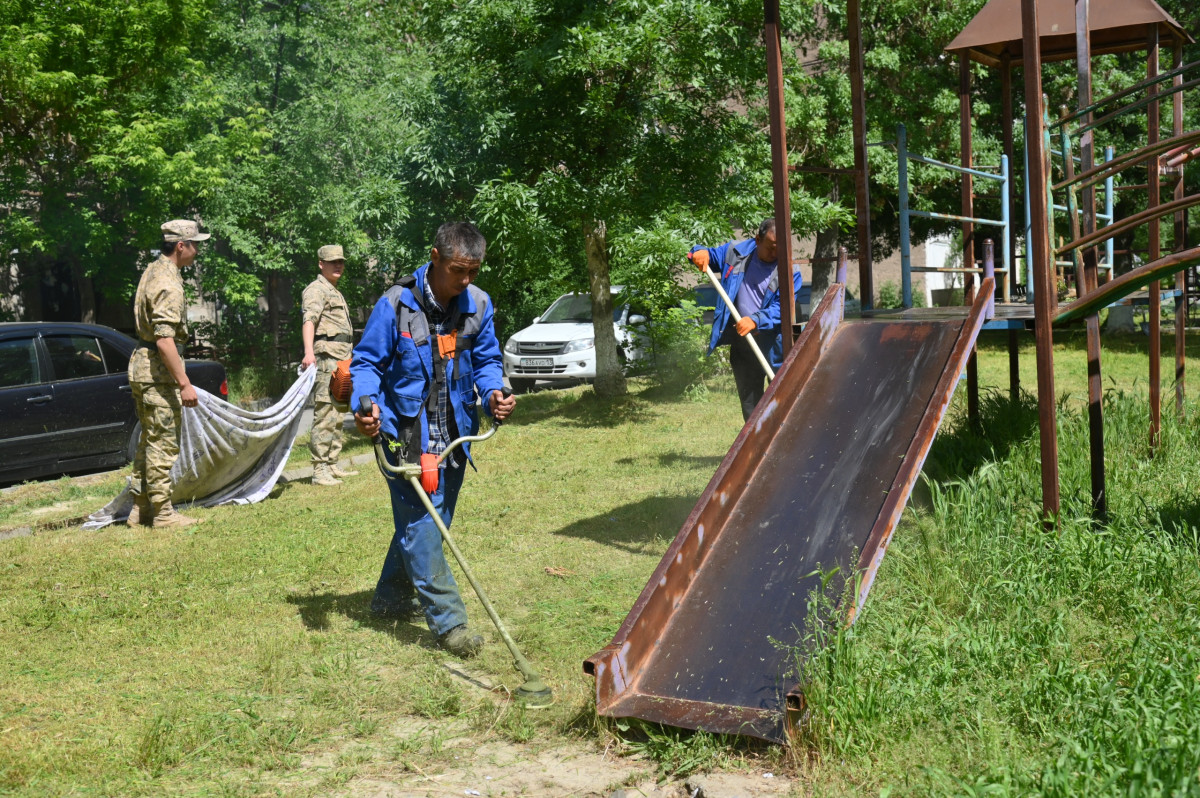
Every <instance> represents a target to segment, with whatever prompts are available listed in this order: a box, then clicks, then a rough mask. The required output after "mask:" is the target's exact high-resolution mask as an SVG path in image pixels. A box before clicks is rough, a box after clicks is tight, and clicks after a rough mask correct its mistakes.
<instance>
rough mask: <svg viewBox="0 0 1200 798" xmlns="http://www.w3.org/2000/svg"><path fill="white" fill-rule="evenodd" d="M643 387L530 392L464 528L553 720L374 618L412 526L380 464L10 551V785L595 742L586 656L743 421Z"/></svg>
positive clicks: (201, 777) (306, 774)
mask: <svg viewBox="0 0 1200 798" xmlns="http://www.w3.org/2000/svg"><path fill="white" fill-rule="evenodd" d="M643 389H645V386H637V385H635V393H634V395H632V396H631V397H628V398H626V399H624V400H621V401H618V402H615V403H606V402H603V401H600V400H598V399H597V398H596V397H595V396H594V394H592V392H591V390H590V389H589V388H584V387H580V388H575V389H572V390H569V391H546V392H538V393H534V394H531V395H528V396H524V397H521V398H520V405H519V412H518V415H517V416H516V417H515V418H514V420H513V421H512V422H510V423H509V424H507V425H505V427H504V429H503V430H501V431H500V433H499V434H498V435H497V436H496V437H495V438H493V439H492V440H491V441H488V442H487V443H484V444H481V445H480V446H478V447H477V448H476V450H475V454H476V463H477V465H478V468H479V472H478V473H471V474H470V475H468V477H467V482H466V486H465V488H464V491H463V494H462V497H461V499H460V503H459V508H458V511H457V514H456V518H455V523H454V527H453V531H454V533H455V536H456V540H457V542H458V544H459V546H460V547H461V548H462V549H463V550H464V552H465V554H466V556H467V557H468V559H469V561H470V563H471V566H472V568H473V569H474V570H475V571H476V572H477V575H478V577H479V578H480V580H481V582H482V583H483V584H484V585H485V586H486V588H487V590H488V593H489V596H490V598H491V600H492V602H493V603H494V604H495V605H496V607H497V608H498V610H499V612H500V613H501V615H502V616H503V617H504V619H505V622H506V624H507V625H508V626H509V628H510V630H511V631H512V632H513V634H514V636H515V637H516V638H517V640H518V641H519V643H520V645H521V646H522V649H523V650H524V652H525V654H526V656H528V657H529V659H530V660H531V661H532V662H533V663H534V664H535V665H536V666H537V667H538V668H539V669H540V670H541V671H542V672H543V673H544V675H545V678H546V680H547V681H548V683H549V684H550V685H551V687H552V688H553V690H554V692H555V697H556V698H557V703H556V705H555V706H554V707H553V708H551V709H550V710H547V711H544V712H538V713H533V712H522V711H521V710H520V709H518V708H516V707H514V706H513V705H512V704H511V703H509V702H507V701H504V700H496V697H495V696H491V695H488V694H486V693H482V692H481V691H478V690H476V689H475V688H473V687H471V686H470V685H468V684H467V683H466V682H465V681H463V680H461V679H458V678H456V677H452V676H450V675H449V673H448V672H447V671H446V670H445V668H444V667H443V663H444V662H446V661H448V660H449V659H450V658H449V657H448V655H446V654H444V653H443V652H441V651H440V650H438V649H436V648H435V647H434V646H433V639H432V636H431V635H430V634H429V632H428V631H427V630H426V629H425V628H424V623H397V622H389V621H381V620H379V619H376V618H374V617H373V616H371V615H370V613H369V612H368V604H369V602H370V597H371V592H372V590H373V587H374V583H375V579H376V577H377V576H378V572H379V567H380V565H381V564H382V560H383V556H384V553H385V551H386V548H387V545H388V541H389V540H390V538H391V534H392V530H391V515H390V506H389V503H388V497H387V490H386V487H385V486H384V484H383V480H382V478H381V477H380V476H379V475H378V473H377V472H376V471H375V470H374V468H373V467H370V468H364V469H363V474H362V475H361V476H359V477H354V478H351V479H349V480H348V481H347V482H346V483H345V484H344V485H342V486H339V487H338V488H334V489H323V488H317V487H313V486H311V485H308V484H307V483H304V482H297V483H288V484H285V485H282V486H280V487H279V488H278V489H277V490H276V492H275V493H274V494H273V496H272V498H271V499H270V500H268V501H266V502H263V503H262V504H259V505H255V506H252V507H220V508H213V509H209V510H196V511H195V513H196V514H197V515H199V516H200V517H202V518H204V519H205V522H204V524H203V525H201V526H198V527H195V528H192V529H189V530H186V531H183V532H172V533H167V534H164V533H162V532H155V531H153V530H146V529H142V528H133V529H131V528H128V527H124V526H114V527H108V528H106V529H103V530H100V531H98V532H92V533H85V532H82V531H80V530H78V529H66V530H54V531H49V532H46V533H42V534H36V535H34V536H33V537H30V538H22V539H18V540H12V541H7V542H5V543H4V544H3V546H4V548H3V551H2V554H3V557H4V561H3V566H2V570H0V573H2V574H3V589H2V590H0V647H3V649H4V650H5V651H6V652H7V654H6V657H5V658H3V660H0V733H3V742H4V745H3V746H0V792H4V791H15V792H20V793H22V794H30V795H38V794H43V795H61V794H66V793H70V792H72V791H76V792H86V791H91V792H97V793H102V794H122V795H139V794H143V795H150V794H154V795H157V794H162V793H175V792H184V793H192V792H195V793H204V792H223V793H229V794H257V793H259V792H263V791H270V790H272V789H282V790H283V791H284V792H286V793H287V794H300V795H303V794H314V795H321V794H327V793H328V792H329V791H330V790H333V789H336V788H337V787H338V786H339V785H344V784H345V783H347V782H348V781H349V780H351V779H353V778H355V777H357V776H360V775H363V774H366V773H370V772H371V771H372V769H374V768H385V767H390V768H395V767H397V766H400V767H404V768H412V769H415V770H412V772H422V771H423V772H437V770H438V769H439V767H442V766H443V765H445V764H446V763H448V762H449V761H450V757H451V754H450V753H448V749H447V747H446V746H447V744H448V735H451V734H458V735H463V734H465V735H468V736H471V737H472V738H474V739H478V740H486V739H489V738H491V739H503V740H510V741H513V742H520V743H528V744H540V745H549V744H553V741H554V740H558V739H561V738H562V737H563V736H564V735H568V736H573V737H588V738H591V739H597V738H596V734H597V728H598V727H597V724H596V722H595V719H594V713H593V711H592V709H591V707H592V702H593V699H592V690H593V686H592V684H591V683H590V681H588V680H586V679H585V677H584V676H583V674H582V667H581V663H582V661H583V659H584V658H586V657H587V656H589V655H591V654H592V653H594V652H595V651H596V650H598V649H599V648H600V647H602V646H603V645H605V644H606V643H607V642H608V641H609V639H611V637H612V635H613V633H614V632H615V631H616V628H617V626H618V625H619V624H620V622H621V619H622V618H623V617H624V615H625V613H626V612H627V610H628V608H629V606H630V605H631V604H632V603H633V600H634V599H635V598H636V596H637V594H638V593H639V592H640V590H641V588H642V586H643V584H644V582H645V578H646V575H647V574H649V573H650V572H651V571H652V570H653V568H654V566H655V564H656V563H657V561H658V558H659V557H660V556H661V553H662V551H663V549H665V547H666V545H667V544H668V542H669V541H670V540H671V539H672V538H673V536H674V534H675V532H676V531H677V530H678V528H679V525H680V524H681V523H682V521H683V519H684V518H685V517H686V515H687V513H688V512H689V511H690V509H691V507H692V505H693V503H694V502H695V499H696V497H697V496H698V495H699V494H700V492H701V491H702V490H703V488H704V485H705V484H706V483H707V481H708V479H709V478H710V477H711V475H712V472H713V470H714V469H715V468H716V465H717V463H718V462H719V461H720V458H721V457H722V455H723V454H724V452H725V450H726V448H727V447H728V444H729V441H731V440H732V439H733V437H734V436H735V435H736V433H737V430H738V429H739V427H740V413H739V411H738V409H737V402H736V397H735V396H734V395H733V394H732V392H731V390H730V389H729V387H728V386H726V385H725V384H724V383H718V384H714V385H713V386H712V389H711V391H710V393H709V399H710V401H708V402H704V403H698V402H694V401H690V400H688V399H682V398H674V399H671V398H667V397H664V396H663V395H661V393H659V394H652V395H651V396H650V397H647V396H644V395H642V394H640V393H638V391H639V390H643ZM104 501H107V497H106V498H104ZM101 503H103V502H101ZM548 569H549V570H548ZM460 583H462V584H463V586H464V588H465V589H464V598H465V599H466V602H467V607H468V613H469V614H470V616H471V619H472V623H473V624H474V625H475V626H477V627H478V628H479V629H480V630H481V631H483V632H484V634H485V636H486V637H487V638H488V645H487V647H486V648H485V651H484V653H483V654H482V655H481V657H480V658H479V659H478V660H476V661H475V663H473V666H474V667H477V668H480V669H482V670H483V671H484V672H485V673H486V675H487V676H488V677H489V678H490V679H491V680H492V681H494V682H496V683H498V684H500V685H502V686H504V687H506V688H508V689H512V688H515V687H516V686H517V685H518V684H519V683H520V681H521V679H520V676H519V675H518V674H517V673H516V672H515V671H513V670H512V669H511V667H510V657H509V656H508V653H507V651H506V650H505V649H504V648H503V645H502V643H500V641H499V639H498V637H497V636H496V635H495V634H494V633H493V632H492V630H491V629H490V624H488V622H487V619H486V616H485V614H484V613H483V611H482V608H481V607H480V606H479V604H478V602H477V601H476V600H475V598H474V596H473V594H471V591H470V589H469V587H467V586H466V585H465V580H462V579H460ZM501 699H502V697H501ZM414 718H416V719H417V720H418V721H420V723H419V724H418V725H417V726H416V727H415V728H412V719H414ZM398 729H400V730H402V731H398ZM453 730H457V731H453Z"/></svg>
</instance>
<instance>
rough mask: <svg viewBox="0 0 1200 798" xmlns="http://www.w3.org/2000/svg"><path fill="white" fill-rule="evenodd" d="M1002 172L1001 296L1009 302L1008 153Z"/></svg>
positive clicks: (1010, 171) (1010, 227) (1001, 163)
mask: <svg viewBox="0 0 1200 798" xmlns="http://www.w3.org/2000/svg"><path fill="white" fill-rule="evenodd" d="M1000 173H1001V174H1002V175H1004V182H1003V183H1001V184H1000V220H1001V221H1002V222H1003V225H1002V226H1001V233H1000V270H1003V271H1004V272H1005V275H1004V293H1003V294H1001V297H1002V298H1003V299H1004V301H1005V302H1009V301H1011V300H1012V276H1011V275H1009V274H1008V270H1009V269H1011V268H1012V253H1011V252H1009V249H1008V241H1009V238H1011V236H1010V235H1009V234H1008V233H1009V230H1011V229H1012V219H1009V218H1008V199H1009V196H1010V195H1011V193H1012V170H1011V169H1010V168H1009V165H1008V156H1007V155H1001V156H1000ZM998 271H999V270H998ZM993 310H994V308H993Z"/></svg>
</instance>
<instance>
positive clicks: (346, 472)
mask: <svg viewBox="0 0 1200 798" xmlns="http://www.w3.org/2000/svg"><path fill="white" fill-rule="evenodd" d="M329 472H330V473H331V474H333V475H334V476H335V477H337V478H338V479H345V478H346V477H356V476H358V471H357V470H356V469H354V468H342V467H341V466H336V465H335V466H332V467H331V468H330V469H329Z"/></svg>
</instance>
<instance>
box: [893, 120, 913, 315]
mask: <svg viewBox="0 0 1200 798" xmlns="http://www.w3.org/2000/svg"><path fill="white" fill-rule="evenodd" d="M896 155H897V157H898V158H899V171H900V286H901V294H902V296H903V300H904V307H906V308H911V307H912V306H913V298H912V239H911V238H910V233H909V227H908V226H909V224H911V222H910V220H909V216H908V131H907V130H906V129H905V127H904V123H903V122H901V123H900V124H898V125H896Z"/></svg>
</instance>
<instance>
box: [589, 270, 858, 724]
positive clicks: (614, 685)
mask: <svg viewBox="0 0 1200 798" xmlns="http://www.w3.org/2000/svg"><path fill="white" fill-rule="evenodd" d="M845 295H846V287H845V284H843V283H835V284H833V285H831V286H830V287H829V289H828V290H827V291H826V292H825V296H824V297H823V298H822V299H821V303H820V304H819V305H818V306H817V309H816V310H815V311H814V312H813V314H812V316H811V317H810V319H809V321H808V324H807V325H805V328H804V332H803V333H801V335H800V338H799V339H798V340H797V341H796V345H795V346H793V347H792V351H791V352H789V353H788V356H787V357H786V358H785V359H784V363H783V366H782V367H781V368H780V370H779V373H778V374H777V375H776V378H775V379H774V380H772V381H771V384H770V385H769V386H768V387H767V391H766V393H765V394H764V395H763V398H762V399H761V400H760V401H759V403H758V406H757V407H756V408H755V409H754V412H753V413H752V414H751V415H750V418H749V420H748V421H747V422H746V424H745V425H744V426H743V427H742V430H741V432H739V433H738V436H737V438H736V439H735V440H734V442H733V445H732V446H731V447H730V449H729V451H728V452H727V453H726V454H725V457H724V459H722V460H721V464H720V465H719V466H718V467H717V471H716V473H715V474H713V477H712V479H711V480H709V483H708V485H707V486H706V487H705V489H704V492H703V493H701V494H700V498H699V499H698V500H697V501H696V505H695V507H693V508H692V511H691V513H689V514H688V517H687V520H685V521H684V523H683V526H682V527H681V528H680V530H679V533H678V534H677V535H676V536H675V540H673V541H672V542H671V545H670V546H669V547H668V548H667V551H666V552H665V553H664V554H663V557H662V560H660V561H659V564H658V567H657V568H655V570H654V573H653V574H652V575H651V577H650V579H649V580H648V581H647V583H646V587H645V588H643V589H642V592H641V594H640V595H639V596H638V598H637V601H635V602H634V604H633V607H632V608H631V609H630V610H629V614H628V615H627V616H626V617H625V621H624V622H623V623H622V624H621V626H620V628H619V629H618V630H617V633H616V635H614V636H613V639H612V642H610V643H609V644H608V645H607V646H605V647H604V648H602V649H600V650H599V651H597V652H596V653H595V654H593V655H592V656H590V657H588V658H587V659H586V660H584V662H583V671H584V673H586V674H588V675H589V676H592V677H594V678H595V679H596V711H597V712H598V713H600V714H601V715H609V714H612V708H613V707H614V706H615V705H616V704H617V702H618V701H619V700H620V699H621V697H622V695H623V694H625V693H627V692H630V691H632V690H633V689H634V687H635V684H634V681H635V675H636V674H637V673H638V672H639V671H640V669H641V668H642V666H643V665H644V662H645V659H646V657H647V656H648V655H649V653H650V649H649V648H646V649H645V650H642V651H637V650H634V649H633V648H632V647H631V644H630V642H629V638H630V636H631V634H632V633H633V632H634V630H635V627H636V626H637V623H638V621H639V620H640V619H641V617H642V614H643V612H644V611H645V609H646V607H647V606H648V605H649V604H650V602H651V601H652V600H653V598H654V596H655V594H656V593H657V592H658V591H659V589H660V587H663V586H665V585H667V584H668V582H669V581H670V575H671V572H672V571H673V570H674V569H673V566H677V565H681V566H682V565H683V562H684V560H683V556H682V554H683V548H684V546H685V545H686V544H687V543H689V542H690V540H691V539H692V537H693V536H694V534H695V532H696V528H697V526H698V524H699V522H700V518H701V515H702V513H703V512H704V510H705V509H706V508H707V507H708V506H709V505H710V503H712V501H713V496H714V494H715V493H716V492H717V489H718V487H719V486H721V484H722V483H723V481H724V479H725V475H726V474H727V473H728V471H729V469H730V467H731V466H732V464H733V462H734V461H735V460H736V459H737V458H738V457H739V455H740V454H741V452H742V449H743V448H745V446H746V443H747V441H748V440H750V439H751V438H757V437H759V436H760V434H762V432H763V427H764V424H765V423H766V422H768V421H769V419H770V418H772V417H773V416H775V414H776V413H782V415H784V416H786V415H787V413H786V412H784V410H785V409H784V408H782V407H781V404H782V402H783V400H787V404H788V405H789V408H787V409H790V405H791V404H793V403H794V402H795V400H796V397H797V396H798V395H799V393H800V390H801V388H803V387H804V385H805V383H807V382H808V380H809V378H810V377H811V376H812V373H813V370H814V369H815V368H816V365H817V363H818V362H819V361H820V359H821V355H822V354H823V353H824V352H825V351H826V350H827V349H828V348H829V345H830V343H831V341H832V339H833V337H834V335H835V333H836V332H837V329H838V326H839V325H840V324H841V322H842V318H843V315H844V311H845ZM797 360H799V361H800V362H799V363H796V362H795V361H797ZM796 369H799V371H796V373H794V374H793V371H795V370H796ZM785 382H786V383H787V386H788V388H789V390H790V391H791V393H790V395H784V396H778V394H779V393H780V392H781V390H782V386H783V384H784V383H785ZM764 450H765V447H758V448H757V449H754V448H752V449H751V451H756V452H757V453H758V454H759V456H761V454H762V452H763V451H764ZM739 487H740V486H739ZM736 502H737V496H731V497H730V500H729V501H727V506H731V507H732V506H733V505H734V504H736ZM718 528H720V527H718ZM714 540H715V538H714ZM714 540H710V541H709V542H708V543H707V544H704V545H703V548H701V544H700V543H697V544H696V546H697V551H696V553H695V557H694V558H693V561H692V562H689V563H688V564H687V566H686V567H689V568H692V569H696V570H698V569H699V568H701V567H702V566H703V563H704V559H705V557H706V556H707V553H708V551H709V550H710V549H711V547H712V544H713V542H714ZM658 700H663V701H665V700H667V699H658Z"/></svg>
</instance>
